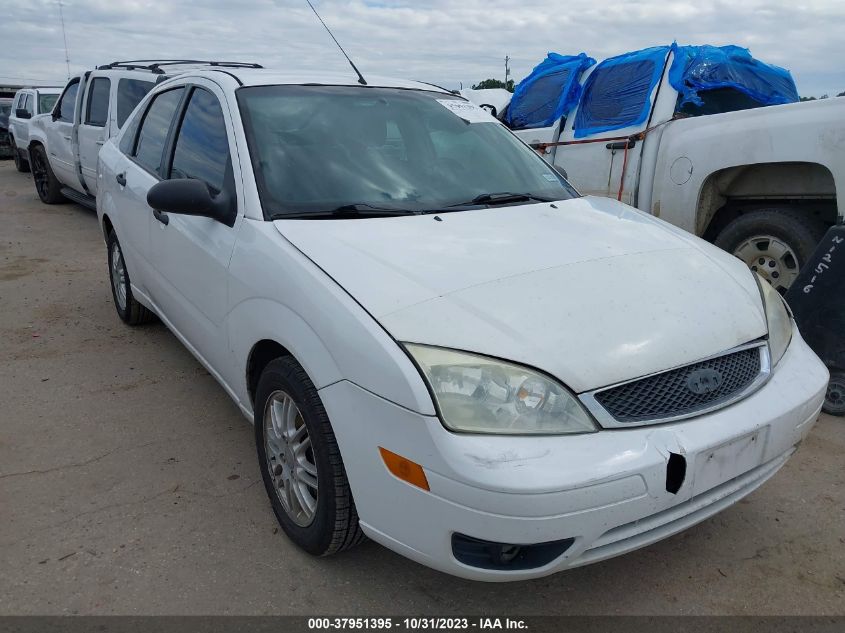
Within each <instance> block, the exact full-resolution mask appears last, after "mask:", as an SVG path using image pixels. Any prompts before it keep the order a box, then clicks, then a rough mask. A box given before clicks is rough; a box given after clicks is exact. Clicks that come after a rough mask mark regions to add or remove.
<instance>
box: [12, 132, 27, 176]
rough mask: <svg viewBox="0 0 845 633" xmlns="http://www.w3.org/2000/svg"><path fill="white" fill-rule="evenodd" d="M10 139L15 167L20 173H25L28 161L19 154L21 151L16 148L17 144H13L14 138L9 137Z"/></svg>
mask: <svg viewBox="0 0 845 633" xmlns="http://www.w3.org/2000/svg"><path fill="white" fill-rule="evenodd" d="M11 141H12V150H13V151H14V158H15V169H17V170H18V171H19V172H21V173H22V174H25V173H27V172H28V171H29V163H28V162H27V161H26V160H24V158H23V156H22V155H21V151H20V150H19V149H18V146H17V145H15V138H14V137H12V138H11Z"/></svg>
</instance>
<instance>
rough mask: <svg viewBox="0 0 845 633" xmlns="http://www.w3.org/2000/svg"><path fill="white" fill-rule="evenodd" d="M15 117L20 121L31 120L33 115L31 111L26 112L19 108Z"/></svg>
mask: <svg viewBox="0 0 845 633" xmlns="http://www.w3.org/2000/svg"><path fill="white" fill-rule="evenodd" d="M15 116H16V117H18V118H19V119H31V118H32V114H30V112H29V110H24V109H23V108H18V109H17V110H15Z"/></svg>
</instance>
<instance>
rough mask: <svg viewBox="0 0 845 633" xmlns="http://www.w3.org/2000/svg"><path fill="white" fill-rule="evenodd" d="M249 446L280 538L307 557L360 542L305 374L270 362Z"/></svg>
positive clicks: (323, 417) (338, 463) (336, 453)
mask: <svg viewBox="0 0 845 633" xmlns="http://www.w3.org/2000/svg"><path fill="white" fill-rule="evenodd" d="M254 422H255V443H256V448H257V450H258V464H259V467H260V468H261V477H262V479H263V480H264V487H265V489H266V490H267V495H268V496H269V497H270V503H271V504H272V506H273V512H274V513H275V515H276V519H277V520H278V521H279V525H281V527H282V529H283V530H284V532H285V534H287V535H288V537H289V538H290V539H291V540H292V541H293V542H294V543H295V544H296V545H298V546H299V547H301V548H302V549H304V550H305V551H306V552H308V553H310V554H314V555H315V556H327V555H329V554H335V553H337V552H340V551H342V550H344V549H348V548H350V547H353V546H354V545H357V544H358V543H360V542H361V541H362V540H363V539H364V534H363V532H362V531H361V527H360V526H359V524H358V512H357V511H356V509H355V501H354V500H353V499H352V492H351V490H350V488H349V481H348V480H347V478H346V470H345V469H344V467H343V460H342V459H341V455H340V449H339V448H338V445H337V440H336V439H335V436H334V431H333V430H332V426H331V423H330V422H329V416H328V415H327V414H326V410H325V408H324V407H323V403H322V402H321V400H320V396H319V394H318V393H317V389H316V388H315V387H314V384H313V383H312V382H311V380H310V379H309V378H308V375H307V374H306V373H305V370H304V369H303V368H302V367H301V366H300V365H299V363H297V362H296V361H295V360H294V359H293V358H291V357H289V356H287V357H283V358H277V359H276V360H273V361H271V362H270V363H269V364H268V365H267V367H266V368H265V369H264V371H263V372H262V374H261V378H260V379H259V381H258V388H257V389H256V396H255V420H254Z"/></svg>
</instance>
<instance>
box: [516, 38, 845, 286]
mask: <svg viewBox="0 0 845 633" xmlns="http://www.w3.org/2000/svg"><path fill="white" fill-rule="evenodd" d="M684 48H687V47H676V46H674V45H673V46H666V47H656V48H654V49H646V50H645V51H639V52H637V53H636V54H628V55H623V56H619V57H617V58H611V59H608V60H605V61H604V62H602V63H600V64H598V65H593V66H591V67H589V68H588V69H586V70H583V72H581V75H580V79H577V80H576V81H577V82H578V84H580V85H577V84H576V92H575V94H576V97H575V99H574V102H573V105H572V107H571V109H569V110H568V111H567V112H565V113H564V114H563V115H562V116H561V117H560V118H558V119H557V120H555V121H554V122H553V123H551V124H550V125H546V126H544V127H537V128H531V129H518V126H515V127H517V129H514V131H515V133H516V134H517V135H518V136H519V137H520V138H522V140H524V141H525V142H527V143H529V144H531V145H532V146H534V147H535V148H537V149H538V151H541V152H543V153H545V155H546V158H547V159H548V160H550V161H551V162H553V164H554V165H555V167H557V168H559V169H563V170H565V171H566V173H567V174H568V177H569V180H570V181H571V182H572V184H574V185H575V186H576V187H577V188H578V189H579V190H580V191H581V192H582V193H584V194H591V195H598V196H607V197H612V198H618V199H620V200H621V201H623V202H626V203H628V204H630V205H633V206H636V207H638V208H639V209H641V210H643V211H646V212H648V213H651V214H653V215H655V216H658V217H660V218H662V219H664V220H666V221H668V222H671V223H672V224H674V225H676V226H679V227H681V228H683V229H686V230H687V231H690V232H691V233H694V234H696V235H698V236H702V237H704V238H705V239H708V240H710V241H711V242H714V243H715V244H717V245H718V246H720V247H722V248H724V249H725V250H727V251H729V252H731V253H734V254H735V255H736V256H737V257H739V258H740V259H742V260H744V261H745V262H746V263H747V264H748V265H749V266H750V267H752V268H754V269H755V270H757V271H758V272H760V273H761V274H762V275H763V276H764V277H765V278H767V279H768V280H769V281H770V282H771V283H772V285H774V286H775V287H777V288H779V289H780V290H782V291H783V290H785V289H786V288H787V287H788V286H789V284H790V283H791V282H792V280H793V279H795V277H796V276H797V274H798V270H799V268H800V267H801V265H802V264H803V263H804V262H805V261H806V260H807V258H808V257H809V255H810V254H811V253H812V251H813V248H814V246H815V245H816V243H817V242H818V240H819V239H820V238H821V236H822V235H823V234H824V231H825V230H826V228H827V227H829V226H830V225H832V224H835V223H839V222H840V221H842V218H843V214H845V98H841V99H836V98H834V99H825V100H819V101H812V102H804V103H789V104H785V105H772V106H767V107H756V106H757V105H759V103H754V102H753V100H751V99H749V98H748V94H756V93H755V92H754V91H761V90H764V89H765V88H766V86H763V87H761V85H756V84H754V82H755V81H756V80H758V79H760V78H759V77H755V76H754V75H742V73H744V72H746V70H747V68H750V67H751V62H750V61H746V60H745V58H744V57H742V56H740V62H741V63H742V64H746V65H744V66H743V65H740V66H739V69H740V73H739V74H732V73H733V70H732V69H730V68H729V69H728V70H727V71H725V72H722V73H721V75H718V72H719V69H718V67H717V66H716V65H714V64H713V63H711V62H712V60H705V61H707V62H708V64H709V65H708V64H702V68H701V69H699V70H700V71H701V72H700V73H699V75H698V76H692V77H691V78H689V79H687V78H686V77H685V78H684V81H685V82H686V83H685V84H683V86H681V91H680V92H679V90H678V89H677V88H676V86H679V85H681V84H680V83H679V77H680V76H681V71H683V67H681V66H682V65H681V64H678V65H673V62H674V60H675V57H676V56H678V58H679V60H681V59H682V58H681V57H680V56H681V55H684V54H685V53H684ZM688 48H696V49H698V48H701V49H705V48H707V49H712V50H714V51H716V53H717V54H721V53H719V51H720V50H723V49H715V47H688ZM724 49H735V47H724ZM736 51H740V52H742V51H744V54H745V55H747V57H748V59H751V58H750V55H748V54H747V51H745V49H735V50H730V51H729V53H731V54H734V53H736ZM736 54H737V55H739V53H736ZM688 57H690V56H689V55H688ZM690 58H691V57H690ZM571 59H575V58H571ZM587 59H589V58H587ZM590 61H591V62H592V60H590ZM753 62H754V63H755V64H757V63H758V62H757V61H756V60H753ZM763 66H765V65H763ZM679 67H680V70H678V69H679ZM689 67H691V66H689ZM538 68H539V67H538ZM673 68H675V72H676V74H675V75H674V76H672V77H670V75H671V74H672V69H673ZM768 68H772V67H768ZM774 70H776V71H778V72H780V73H782V77H785V78H786V79H788V83H789V84H790V85H791V86H792V90H793V91H794V83H793V82H792V80H791V77H789V75H788V73H787V72H786V71H783V70H782V69H777V68H775V69H774ZM714 75H718V76H717V77H716V79H718V80H719V81H714V83H713V84H710V85H717V84H719V82H721V83H723V84H732V85H726V86H724V87H718V88H715V89H705V88H706V87H707V85H708V84H707V83H706V81H705V80H707V79H708V78H709V80H711V81H713V77H714ZM591 78H592V79H591ZM696 82H698V83H696ZM743 82H745V83H743ZM758 83H759V82H758ZM752 84H754V85H752ZM688 86H697V87H698V88H699V90H698V91H697V93H696V95H695V97H696V98H695V99H693V101H695V102H696V103H691V102H690V101H689V100H685V98H684V97H686V96H687V95H685V94H684V91H685V90H686V89H687V87H688ZM784 90H786V88H784ZM579 91H580V94H579ZM518 93H519V87H517V93H516V94H518ZM793 96H794V98H793V100H797V92H795V93H794V95H793ZM761 98H762V97H761ZM516 99H517V96H515V97H514V101H512V103H511V106H509V107H513V106H514V104H515V102H516ZM555 99H557V96H556V95H555ZM529 105H531V104H529ZM531 107H534V106H533V105H532V106H531ZM742 108H744V109H742ZM505 115H506V116H505V120H506V121H507V113H505ZM626 117H628V120H629V121H631V124H626ZM608 123H610V124H608Z"/></svg>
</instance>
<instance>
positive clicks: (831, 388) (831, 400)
mask: <svg viewBox="0 0 845 633" xmlns="http://www.w3.org/2000/svg"><path fill="white" fill-rule="evenodd" d="M822 411H824V412H825V413H829V414H830V415H838V416H843V415H845V373H843V372H841V371H834V372H831V373H830V382H829V383H827V394H826V395H825V397H824V405H822Z"/></svg>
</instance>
